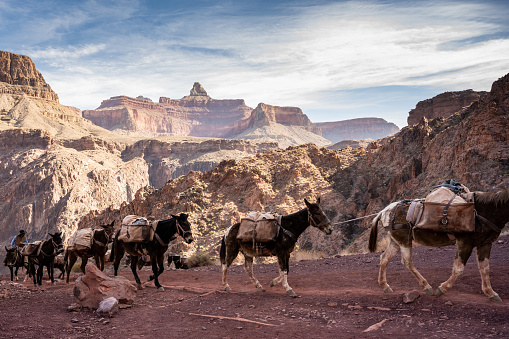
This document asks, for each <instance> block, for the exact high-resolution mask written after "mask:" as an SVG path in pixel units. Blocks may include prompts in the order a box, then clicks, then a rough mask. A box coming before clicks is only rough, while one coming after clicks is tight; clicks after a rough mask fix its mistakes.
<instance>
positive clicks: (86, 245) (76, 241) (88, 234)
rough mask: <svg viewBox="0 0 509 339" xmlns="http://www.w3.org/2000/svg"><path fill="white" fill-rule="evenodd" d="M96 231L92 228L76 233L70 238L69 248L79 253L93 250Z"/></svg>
mask: <svg viewBox="0 0 509 339" xmlns="http://www.w3.org/2000/svg"><path fill="white" fill-rule="evenodd" d="M93 241H94V231H93V230H92V229H91V228H84V229H81V230H77V231H76V232H74V233H73V234H72V235H71V237H70V238H69V244H68V248H69V249H72V250H77V251H87V250H89V249H91V248H92V242H93Z"/></svg>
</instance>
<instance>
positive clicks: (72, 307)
mask: <svg viewBox="0 0 509 339" xmlns="http://www.w3.org/2000/svg"><path fill="white" fill-rule="evenodd" d="M81 309H82V307H81V306H80V305H78V304H72V305H70V306H69V307H67V311H69V312H79V311H81Z"/></svg>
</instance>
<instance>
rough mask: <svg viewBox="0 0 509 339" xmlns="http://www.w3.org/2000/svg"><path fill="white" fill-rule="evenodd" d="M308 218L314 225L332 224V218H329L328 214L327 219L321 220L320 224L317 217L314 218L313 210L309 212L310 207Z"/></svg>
mask: <svg viewBox="0 0 509 339" xmlns="http://www.w3.org/2000/svg"><path fill="white" fill-rule="evenodd" d="M308 220H309V223H310V224H311V225H312V226H314V227H320V226H323V225H325V224H330V220H329V218H327V216H325V219H323V220H322V222H320V223H319V224H318V223H317V222H316V221H315V219H313V215H312V214H311V212H309V209H308Z"/></svg>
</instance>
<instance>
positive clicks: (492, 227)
mask: <svg viewBox="0 0 509 339" xmlns="http://www.w3.org/2000/svg"><path fill="white" fill-rule="evenodd" d="M475 217H476V219H477V220H479V221H480V222H481V223H483V224H485V225H486V226H488V227H489V228H491V229H492V230H493V231H495V232H502V229H503V227H502V228H500V227H498V226H497V225H495V224H494V223H492V222H491V221H489V220H488V219H486V218H485V217H483V216H482V215H479V214H478V213H477V212H476V213H475ZM481 232H482V230H481Z"/></svg>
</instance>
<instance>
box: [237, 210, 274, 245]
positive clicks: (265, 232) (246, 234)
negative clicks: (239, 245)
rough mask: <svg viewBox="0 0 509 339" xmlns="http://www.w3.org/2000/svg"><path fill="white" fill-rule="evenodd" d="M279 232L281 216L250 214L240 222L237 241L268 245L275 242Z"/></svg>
mask: <svg viewBox="0 0 509 339" xmlns="http://www.w3.org/2000/svg"><path fill="white" fill-rule="evenodd" d="M278 232H279V215H278V214H276V213H267V212H250V213H249V214H248V215H247V216H246V217H245V218H242V219H241V220H240V227H239V232H238V233H237V239H238V240H239V241H242V242H256V243H266V242H270V241H274V240H275V239H276V237H277V235H278Z"/></svg>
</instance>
